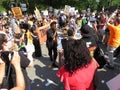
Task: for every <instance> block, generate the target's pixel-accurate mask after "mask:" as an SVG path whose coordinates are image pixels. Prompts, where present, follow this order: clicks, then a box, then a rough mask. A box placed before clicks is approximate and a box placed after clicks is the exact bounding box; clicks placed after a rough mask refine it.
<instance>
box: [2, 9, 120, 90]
mask: <svg viewBox="0 0 120 90" xmlns="http://www.w3.org/2000/svg"><path fill="white" fill-rule="evenodd" d="M43 29H46V30H45V31H46V36H47V40H46V48H47V49H48V55H49V57H50V61H51V62H52V65H51V66H52V67H53V68H54V67H58V68H59V70H58V72H57V76H58V77H59V78H60V80H61V81H62V82H63V83H64V90H95V88H96V86H95V85H94V76H95V73H96V70H97V68H99V67H100V66H101V65H100V63H99V62H97V61H98V60H96V58H95V52H94V51H95V50H96V49H97V48H98V47H99V43H102V44H104V45H106V48H107V52H106V53H107V55H108V58H107V59H106V63H105V64H106V65H105V66H106V67H108V68H109V69H114V68H115V65H114V59H113V58H114V51H115V50H116V49H117V48H118V47H119V46H120V37H119V36H120V11H119V10H118V9H117V10H116V11H114V12H109V11H106V12H92V13H90V14H89V15H88V13H77V14H76V15H66V14H65V13H59V14H58V16H56V17H55V16H54V15H52V16H50V17H49V16H45V17H43V19H42V20H41V21H39V20H37V18H36V17H35V15H25V16H24V17H22V18H21V19H18V18H15V17H14V16H12V15H8V16H0V88H7V89H11V90H31V89H30V80H29V77H28V75H27V71H26V68H27V67H32V66H33V65H34V64H33V53H34V55H35V57H41V56H42V52H41V45H40V40H39V39H40V38H39V31H40V30H43ZM9 56H10V57H11V58H10V57H9ZM57 56H58V57H59V60H58V65H57V62H56V59H57ZM16 59H17V60H16ZM18 76H19V77H21V78H19V77H18ZM81 78H82V79H81ZM6 81H7V83H5V82H6ZM9 83H10V84H9ZM15 88H16V89H15ZM19 88H20V89H19Z"/></svg>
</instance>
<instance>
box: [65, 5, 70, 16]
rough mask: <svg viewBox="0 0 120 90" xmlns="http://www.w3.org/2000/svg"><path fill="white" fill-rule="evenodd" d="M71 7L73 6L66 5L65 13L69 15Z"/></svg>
mask: <svg viewBox="0 0 120 90" xmlns="http://www.w3.org/2000/svg"><path fill="white" fill-rule="evenodd" d="M70 8H71V6H69V5H65V9H64V13H65V14H66V15H69V10H70Z"/></svg>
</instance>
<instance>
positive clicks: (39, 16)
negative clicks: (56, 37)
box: [34, 7, 42, 20]
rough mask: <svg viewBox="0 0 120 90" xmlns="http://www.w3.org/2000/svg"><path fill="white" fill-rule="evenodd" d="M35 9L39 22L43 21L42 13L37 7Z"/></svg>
mask: <svg viewBox="0 0 120 90" xmlns="http://www.w3.org/2000/svg"><path fill="white" fill-rule="evenodd" d="M35 8H36V10H34V13H35V16H36V18H37V20H42V17H41V14H40V11H39V10H38V9H37V7H35Z"/></svg>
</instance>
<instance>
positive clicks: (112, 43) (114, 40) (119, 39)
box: [107, 13, 120, 69]
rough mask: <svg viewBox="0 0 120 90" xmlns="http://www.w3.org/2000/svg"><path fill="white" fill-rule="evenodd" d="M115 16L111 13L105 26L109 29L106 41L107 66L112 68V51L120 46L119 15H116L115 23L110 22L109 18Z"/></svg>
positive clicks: (111, 18)
mask: <svg viewBox="0 0 120 90" xmlns="http://www.w3.org/2000/svg"><path fill="white" fill-rule="evenodd" d="M113 18H115V13H113V14H112V15H111V16H110V18H109V19H108V21H107V26H108V29H109V31H110V36H109V39H108V43H107V52H108V62H109V65H108V68H110V69H114V61H113V53H114V51H115V50H116V48H118V47H119V46H120V17H116V19H114V20H115V22H117V25H113V24H111V23H110V21H111V20H113Z"/></svg>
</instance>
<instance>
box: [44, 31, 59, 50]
mask: <svg viewBox="0 0 120 90" xmlns="http://www.w3.org/2000/svg"><path fill="white" fill-rule="evenodd" d="M54 34H55V31H54V30H53V29H49V30H48V31H47V41H46V45H47V47H48V48H51V47H53V46H54V47H57V41H56V40H53V35H54ZM56 36H57V34H56Z"/></svg>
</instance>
